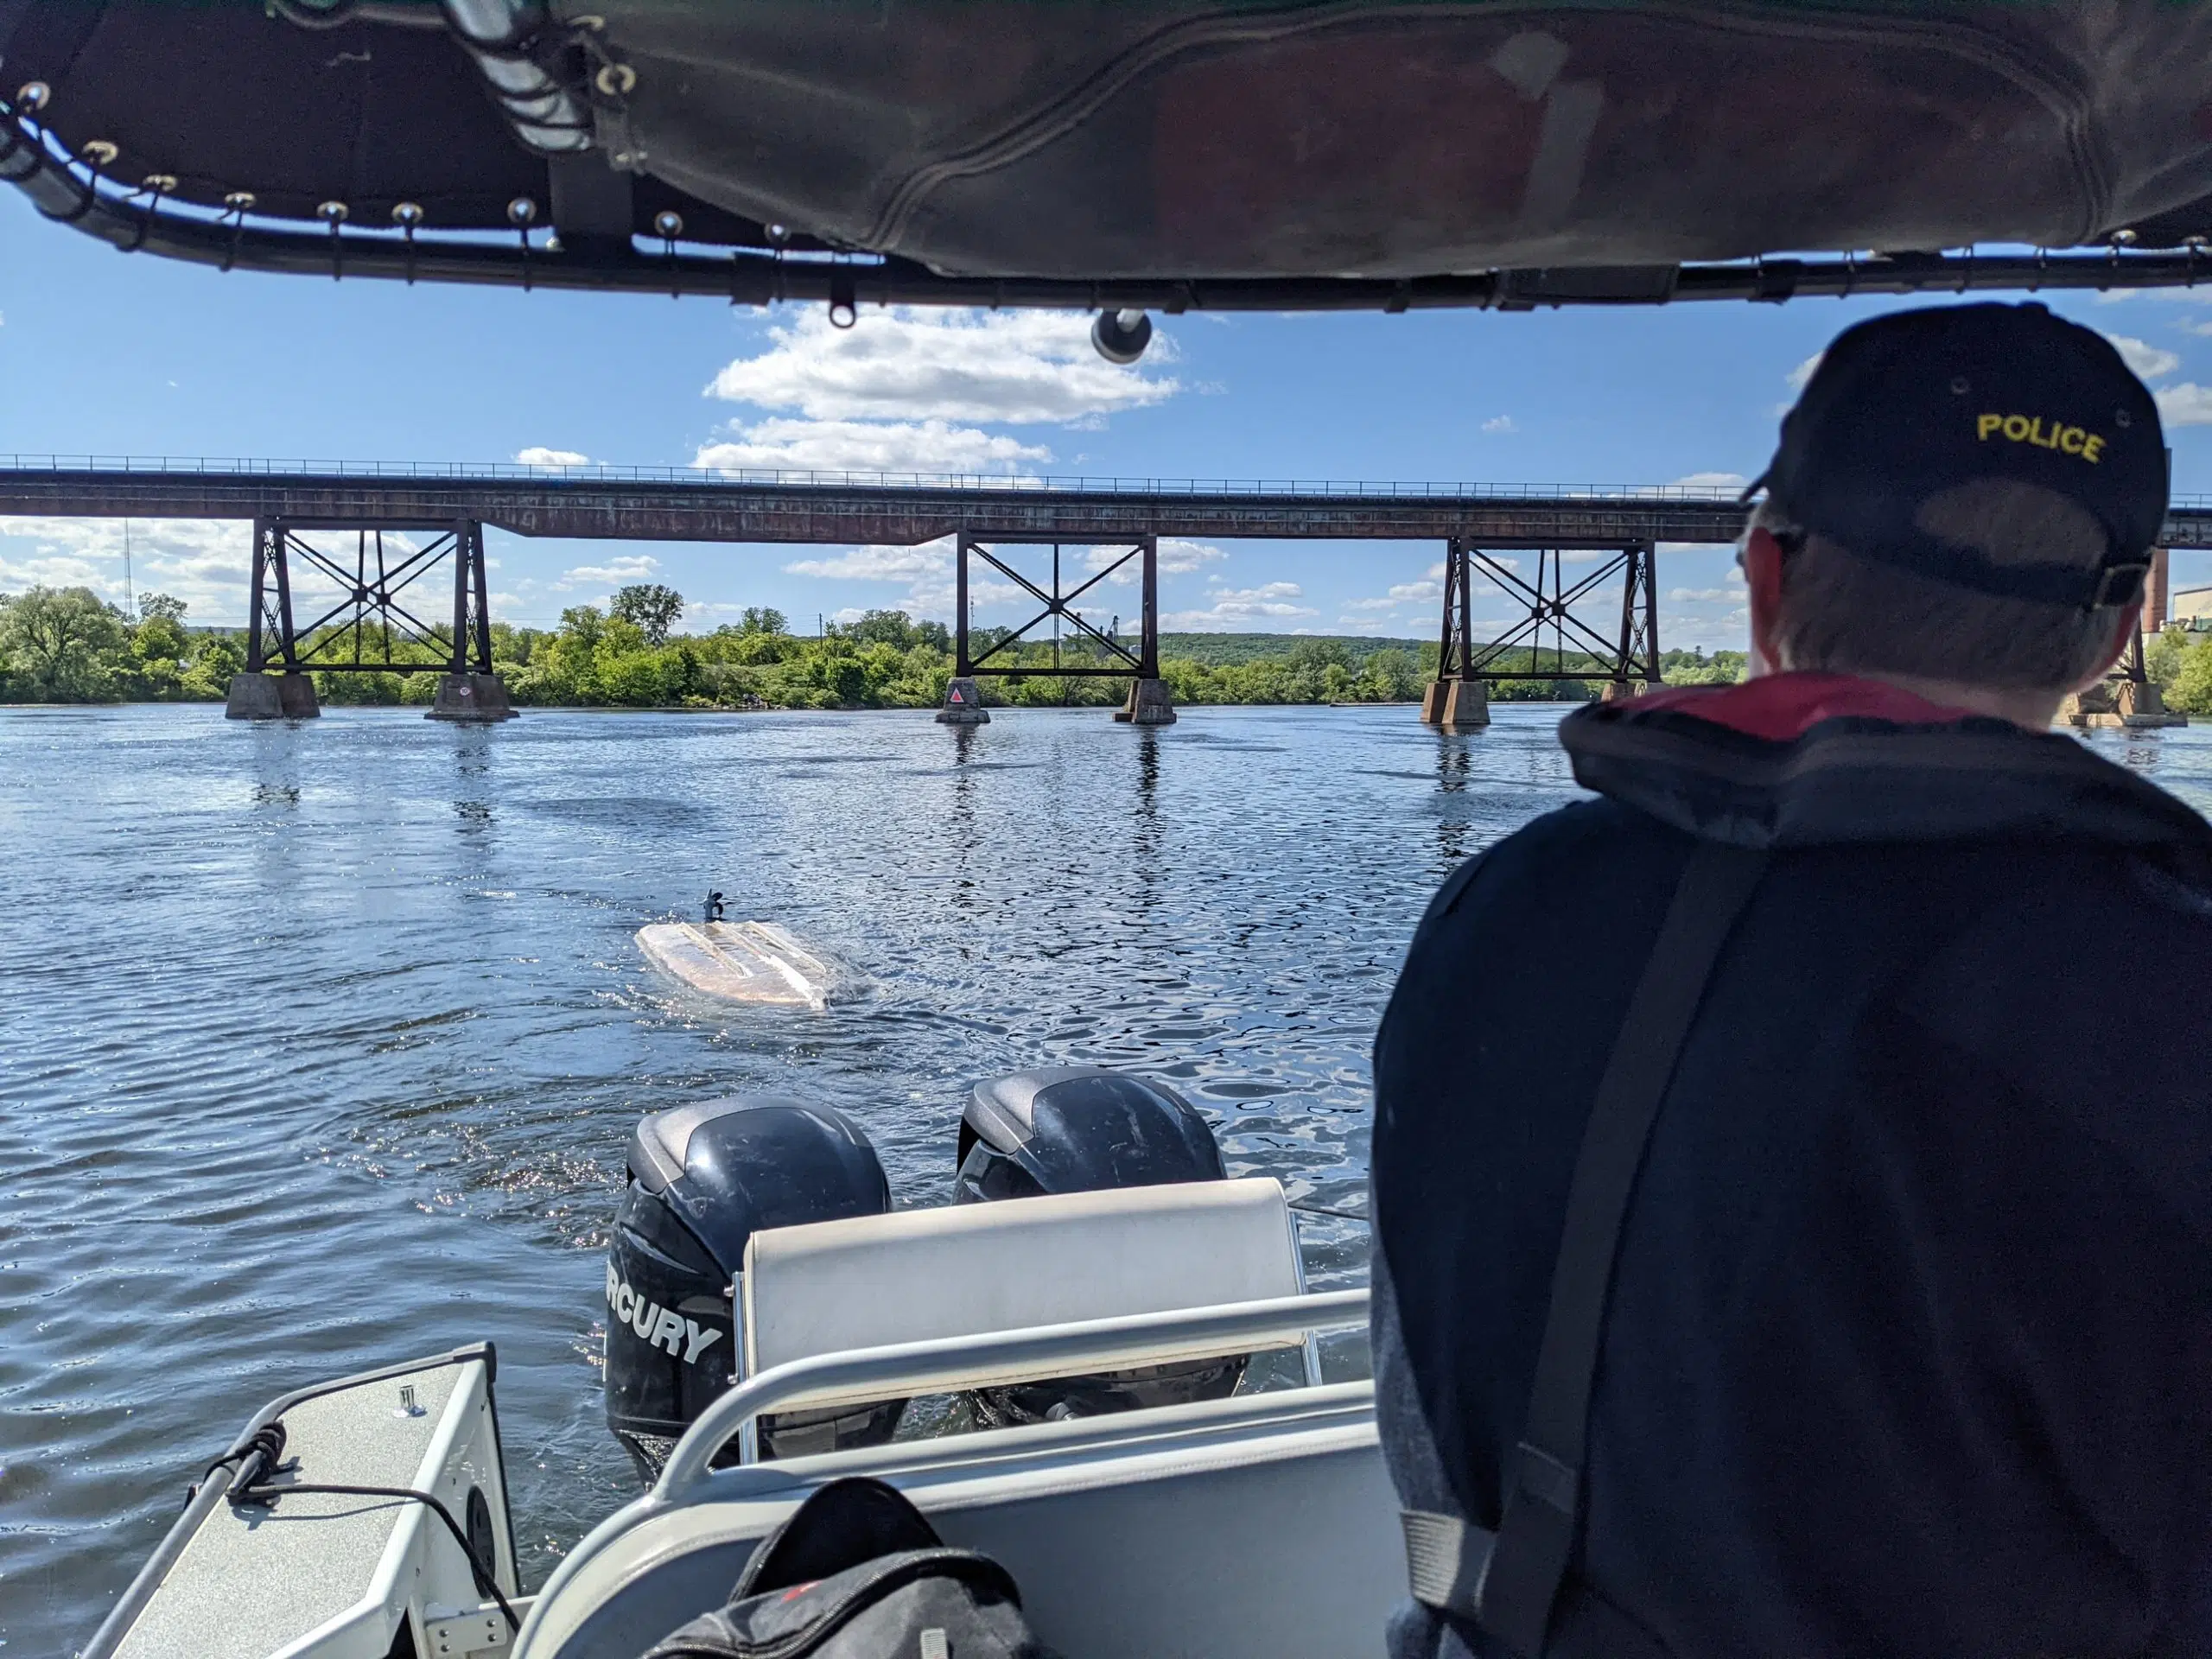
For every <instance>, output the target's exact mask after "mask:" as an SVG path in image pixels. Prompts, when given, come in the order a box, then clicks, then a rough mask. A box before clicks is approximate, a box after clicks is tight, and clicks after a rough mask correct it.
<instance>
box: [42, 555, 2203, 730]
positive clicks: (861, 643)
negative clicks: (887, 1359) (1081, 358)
mask: <svg viewBox="0 0 2212 1659" xmlns="http://www.w3.org/2000/svg"><path fill="white" fill-rule="evenodd" d="M682 616H683V596H682V595H681V594H678V593H677V592H676V591H675V590H674V589H673V588H668V587H666V586H664V585H663V584H660V583H640V584H638V585H636V586H632V587H629V588H623V589H622V590H620V592H618V593H617V594H614V596H613V601H612V602H611V603H610V604H608V605H607V607H604V608H602V607H598V606H593V605H578V606H575V607H571V608H570V609H568V610H565V611H563V613H561V620H560V624H559V626H556V627H552V628H524V627H514V626H510V625H508V624H506V623H504V622H500V623H494V624H493V626H492V655H493V665H494V666H495V667H496V668H497V670H498V671H499V674H500V675H501V676H502V677H504V678H505V681H506V683H507V688H508V693H509V695H510V696H512V699H513V700H514V701H515V702H517V703H518V704H522V705H524V706H537V707H540V708H547V707H567V708H610V709H622V708H627V709H638V708H652V709H933V708H936V707H938V705H939V704H941V703H942V702H944V691H945V685H946V683H947V682H948V681H950V678H951V677H952V640H951V638H950V632H949V631H948V630H947V628H946V627H945V625H944V624H943V623H941V622H930V621H919V622H918V621H915V620H913V619H912V618H911V617H909V616H908V615H907V614H906V613H905V612H903V611H891V610H877V611H870V612H868V613H866V614H865V615H864V616H862V617H861V619H860V620H857V621H855V622H850V623H842V624H841V623H834V622H833V623H828V624H825V625H824V626H823V629H822V632H820V633H819V634H817V635H804V634H794V633H793V632H791V626H790V623H789V620H788V619H787V618H785V615H784V614H783V613H781V612H780V611H777V610H774V609H772V608H769V607H765V606H763V607H755V608H753V609H750V610H747V611H746V612H744V613H742V615H741V617H740V618H739V620H737V621H735V622H733V623H729V624H727V625H725V626H721V627H718V628H715V630H714V631H713V632H706V633H678V632H676V631H675V630H676V625H677V622H678V621H679V620H681V619H682ZM1005 638H1006V631H1005V630H1001V629H982V628H979V629H976V630H974V631H973V632H971V635H970V645H969V648H970V650H971V652H973V653H974V654H976V655H977V656H980V655H982V653H983V652H985V651H988V650H989V649H990V648H991V647H992V646H993V645H997V644H999V643H1000V642H1001V640H1003V639H1005ZM352 643H353V642H352V639H351V637H350V636H349V635H340V634H339V633H337V632H336V631H329V632H326V633H325V634H323V635H321V636H319V637H317V638H315V639H308V640H307V641H304V642H302V649H303V651H311V650H313V649H314V648H315V646H316V645H327V647H329V648H330V649H332V650H334V651H335V650H339V649H341V648H342V649H343V650H344V652H346V653H347V654H350V652H351V650H352ZM387 643H388V644H389V647H390V651H391V658H392V660H396V661H401V662H410V663H420V664H423V668H424V669H425V670H435V669H437V668H439V667H442V665H443V662H442V657H441V654H440V653H439V652H437V651H435V649H433V648H431V647H429V646H426V645H410V644H408V643H406V642H404V641H401V640H396V639H395V640H392V641H390V642H387V641H385V640H384V639H375V640H373V641H370V642H368V645H369V654H371V655H375V654H377V653H378V652H381V651H382V650H383V649H385V646H386V645H387ZM1436 654H1437V653H1436V646H1435V645H1433V644H1424V645H1417V646H1415V645H1385V646H1383V647H1381V648H1376V647H1375V646H1373V645H1372V644H1371V642H1367V641H1361V640H1345V639H1324V638H1297V639H1290V640H1288V641H1287V643H1275V644H1273V645H1271V646H1270V648H1269V651H1268V654H1265V655H1255V654H1252V647H1251V645H1250V642H1249V639H1240V638H1239V637H1237V636H1229V637H1227V638H1226V639H1217V638H1216V637H1214V636H1203V635H1200V636H1192V637H1191V639H1190V642H1189V645H1188V646H1187V648H1186V649H1185V652H1180V653H1179V652H1178V650H1177V648H1176V644H1175V641H1174V639H1173V636H1171V637H1170V639H1168V640H1167V641H1165V642H1163V645H1162V651H1161V658H1160V675H1161V677H1162V678H1164V679H1165V680H1166V682H1167V684H1168V689H1169V691H1170V693H1171V695H1173V697H1174V699H1175V701H1176V702H1178V703H1180V704H1184V705H1186V706H1188V705H1198V704H1205V703H1323V702H1411V701H1414V700H1416V699H1418V698H1419V697H1420V696H1421V692H1422V690H1423V689H1424V688H1425V687H1426V686H1427V683H1428V682H1429V681H1430V679H1431V678H1432V677H1433V676H1434V674H1435V672H1436ZM1052 660H1053V648H1052V644H1051V642H1050V641H1049V640H1046V641H1028V642H1025V643H1022V644H1021V645H1019V646H1008V647H1007V649H1006V650H1004V651H1001V652H999V653H998V654H997V655H996V656H995V657H994V658H992V666H994V667H996V666H1000V665H1004V666H1006V667H1008V668H1012V669H1015V670H1020V669H1022V668H1030V669H1036V668H1042V667H1046V666H1049V665H1051V664H1052ZM1059 661H1060V663H1061V664H1063V665H1064V666H1067V667H1079V666H1094V667H1096V669H1097V674H1096V677H1085V678H1080V679H1063V678H1059V677H1052V676H1044V675H1036V674H1030V675H1022V674H1020V673H1016V674H1015V675H1014V676H1012V677H1007V678H1004V679H1000V678H992V679H988V680H986V681H985V682H984V683H983V692H984V696H985V699H986V701H987V702H992V703H995V704H1002V705H1003V704H1013V705H1017V706H1020V705H1031V706H1053V705H1060V704H1072V705H1078V706H1090V707H1103V706H1107V705H1110V704H1114V703H1118V702H1120V701H1121V700H1122V696H1123V694H1124V692H1125V690H1126V688H1127V684H1128V670H1127V668H1126V666H1124V665H1122V664H1117V663H1116V662H1114V661H1112V660H1111V659H1109V657H1108V656H1107V653H1106V652H1104V651H1103V650H1102V649H1101V648H1100V647H1099V646H1097V645H1096V644H1095V643H1094V642H1091V641H1090V640H1087V639H1080V640H1079V639H1063V641H1062V643H1061V646H1060V651H1059ZM1544 661H1545V663H1546V664H1547V666H1549V665H1550V664H1552V662H1553V658H1551V656H1550V653H1549V652H1547V653H1546V656H1545V659H1544ZM1559 665H1560V668H1561V669H1562V672H1560V674H1559V675H1558V676H1557V677H1551V678H1542V679H1534V680H1522V681H1510V682H1503V683H1498V684H1495V685H1493V686H1492V687H1491V696H1492V697H1493V698H1495V699H1498V700H1501V701H1508V702H1510V701H1516V700H1529V701H1579V700H1582V699H1586V698H1589V697H1593V696H1597V695H1598V694H1599V691H1600V690H1602V689H1603V687H1604V680H1603V678H1602V677H1601V676H1600V674H1599V664H1598V663H1597V662H1596V661H1595V660H1594V659H1592V658H1587V657H1578V656H1576V655H1575V654H1574V653H1573V652H1569V653H1568V654H1567V658H1565V659H1564V661H1563V663H1561V664H1559ZM2147 665H2148V668H2149V671H2150V673H2151V677H2152V678H2153V679H2154V680H2156V681H2157V682H2158V685H2159V686H2160V688H2161V690H2163V691H2164V694H2165V696H2166V701H2167V702H2168V704H2169V705H2170V706H2171V707H2173V708H2175V709H2179V710H2181V711H2182V712H2183V713H2187V714H2201V715H2212V634H2190V633H2185V632H2182V631H2180V630H2176V629H2169V630H2168V631H2166V632H2164V633H2161V634H2159V635H2158V636H2157V638H2156V639H2154V640H2153V641H2152V644H2151V646H2150V649H2149V652H2148V654H2147ZM244 669H245V635H244V633H243V632H241V631H238V630H232V629H213V628H195V627H192V626H188V624H187V622H186V607H185V604H184V602H183V601H181V600H177V599H173V598H170V597H169V596H168V595H166V594H144V595H143V596H141V598H140V600H139V601H138V604H137V607H136V610H135V612H130V613H126V612H125V611H124V609H123V607H118V606H116V605H112V604H110V603H108V602H106V601H104V600H102V599H101V598H99V595H97V594H94V593H93V592H92V590H91V589H89V588H31V589H30V590H29V592H27V593H22V594H13V595H10V594H0V702H220V701H222V700H223V698H224V696H225V695H226V693H227V691H228V690H229V686H230V682H231V677H232V675H234V674H237V673H240V672H242V671H244ZM1662 671H1663V673H1664V677H1665V678H1666V680H1667V683H1669V684H1670V685H1696V684H1716V683H1730V682H1733V681H1735V680H1737V679H1739V678H1741V677H1742V676H1743V671H1744V654H1743V652H1733V651H1722V652H1711V653H1709V654H1708V653H1707V652H1701V651H1670V652H1667V653H1665V655H1664V657H1663V658H1662ZM436 690H437V676H436V674H435V672H431V671H426V672H417V673H411V674H404V675H403V674H395V673H358V674H357V673H350V672H349V673H330V672H327V671H316V672H315V693H316V695H317V696H318V697H320V698H321V701H322V702H324V703H325V704H327V705H343V704H347V703H353V704H361V703H370V704H403V703H413V704H428V703H429V701H430V699H431V697H432V696H434V695H435V692H436Z"/></svg>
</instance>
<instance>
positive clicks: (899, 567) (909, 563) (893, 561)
mask: <svg viewBox="0 0 2212 1659" xmlns="http://www.w3.org/2000/svg"><path fill="white" fill-rule="evenodd" d="M951 569H952V540H951V537H940V538H939V539H938V540H936V541H934V542H923V543H919V544H918V545H917V546H914V547H882V546H868V547H856V548H854V549H853V550H851V551H849V552H846V553H839V554H836V555H834V556H831V557H829V558H826V559H797V560H794V561H792V562H791V563H789V564H787V565H785V567H784V574H785V575H789V576H821V577H824V578H827V579H828V580H829V581H832V582H912V581H914V580H916V579H917V578H919V577H923V576H935V575H947V574H949V573H950V571H951Z"/></svg>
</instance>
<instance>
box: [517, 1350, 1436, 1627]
mask: <svg viewBox="0 0 2212 1659" xmlns="http://www.w3.org/2000/svg"><path fill="white" fill-rule="evenodd" d="M845 1474H871V1475H875V1476H878V1477H880V1478H883V1479H887V1480H888V1481H890V1482H891V1483H892V1484H893V1485H895V1486H897V1487H899V1489H900V1490H901V1491H904V1492H905V1493H906V1496H907V1497H910V1498H912V1499H913V1501H914V1502H915V1503H917V1504H918V1506H919V1507H920V1508H921V1509H922V1510H923V1511H924V1512H925V1514H927V1515H928V1516H929V1517H930V1520H931V1522H932V1524H934V1525H935V1527H936V1528H937V1529H938V1533H939V1534H940V1535H942V1536H943V1537H944V1540H945V1541H946V1542H947V1543H950V1544H955V1545H959V1546H963V1547H965V1548H971V1549H980V1550H982V1551H984V1552H985V1553H986V1554H989V1555H991V1556H992V1557H994V1558H995V1560H998V1561H1000V1562H1001V1563H1002V1564H1003V1565H1004V1566H1005V1567H1007V1569H1008V1570H1009V1571H1010V1572H1011V1573H1013V1574H1014V1580H1015V1582H1016V1583H1017V1584H1018V1585H1020V1589H1021V1599H1022V1605H1023V1609H1024V1611H1026V1612H1027V1615H1028V1617H1029V1620H1030V1622H1031V1624H1033V1626H1034V1628H1035V1629H1036V1630H1037V1633H1038V1635H1039V1637H1041V1638H1042V1639H1043V1640H1044V1641H1045V1642H1046V1643H1048V1644H1050V1645H1051V1646H1052V1648H1053V1649H1055V1650H1056V1651H1058V1653H1060V1654H1061V1655H1063V1656H1064V1659H1346V1656H1351V1655H1358V1654H1367V1653H1377V1652H1380V1651H1381V1650H1382V1646H1383V1624H1384V1622H1385V1621H1386V1620H1387V1619H1388V1618H1389V1612H1390V1609H1391V1607H1392V1606H1393V1605H1395V1603H1396V1602H1397V1601H1399V1600H1400V1599H1402V1598H1403V1597H1404V1594H1405V1589H1404V1586H1405V1557H1404V1554H1403V1553H1402V1547H1401V1545H1400V1543H1399V1540H1398V1522H1397V1501H1396V1498H1395V1496H1394V1495H1393V1493H1392V1491H1391V1486H1390V1480H1389V1473H1388V1471H1386V1470H1385V1469H1384V1467H1383V1456H1382V1452H1381V1448H1380V1446H1379V1445H1378V1444H1377V1442H1376V1434H1375V1413H1374V1394H1373V1389H1372V1388H1371V1386H1370V1384H1368V1383H1337V1384H1332V1385H1330V1386H1327V1387H1325V1388H1319V1389H1285V1390H1282V1391H1281V1392H1279V1393H1274V1394H1261V1395H1248V1396H1245V1397H1243V1398H1240V1399H1233V1400H1211V1401H1205V1402H1198V1403H1197V1404H1193V1405H1187V1406H1173V1407H1167V1408H1162V1409H1160V1410H1156V1411H1146V1412H1135V1413H1130V1414H1126V1415H1122V1416H1118V1417H1091V1418H1084V1419H1080V1420H1078V1421H1073V1422H1067V1423H1046V1424H1042V1425H1033V1426H1030V1427H1024V1428H1016V1429H1001V1430H995V1431H991V1432H989V1433H981V1434H972V1435H963V1436H959V1437H957V1438H954V1439H950V1440H917V1441H908V1442H904V1443H901V1444H900V1445H899V1446H889V1447H875V1448H871V1449H861V1450H855V1451H847V1452H830V1453H828V1454H825V1455H823V1456H820V1457H810V1458H803V1459H793V1460H791V1461H790V1462H786V1463H767V1464H757V1465H752V1466H750V1467H746V1468H732V1469H725V1470H721V1471H718V1472H716V1473H715V1475H714V1476H713V1477H712V1478H710V1479H709V1480H708V1481H707V1482H706V1483H705V1484H704V1487H703V1488H702V1490H701V1491H699V1492H698V1493H697V1495H696V1496H695V1497H689V1498H687V1499H686V1500H684V1501H681V1502H679V1503H677V1504H675V1505H673V1506H664V1507H655V1506H653V1505H652V1504H651V1503H640V1504H639V1505H638V1506H636V1507H635V1508H633V1509H632V1510H629V1511H626V1512H625V1514H624V1515H623V1516H619V1517H617V1518H616V1519H615V1520H614V1521H613V1522H610V1523H609V1524H608V1526H607V1528H606V1529H603V1530H602V1532H601V1534H597V1535H594V1538H593V1539H591V1540H588V1541H586V1542H585V1543H584V1544H583V1545H582V1546H581V1547H580V1548H579V1549H578V1551H577V1552H576V1554H575V1558H574V1559H573V1560H571V1561H570V1562H569V1564H568V1565H567V1566H566V1567H563V1570H562V1572H561V1573H559V1574H557V1575H556V1580H555V1582H554V1583H553V1584H552V1585H550V1586H548V1588H547V1591H546V1593H545V1594H544V1595H543V1596H542V1597H541V1598H540V1599H539V1601H538V1605H537V1608H536V1610H535V1611H533V1613H532V1615H531V1619H530V1622H529V1624H527V1625H526V1626H525V1627H524V1632H523V1637H522V1640H521V1642H520V1643H519V1644H518V1647H517V1649H516V1650H515V1653H514V1656H513V1659H637V1656H639V1654H641V1653H643V1652H645V1650H646V1649H648V1648H650V1647H652V1644H653V1643H655V1642H657V1641H658V1640H659V1639H660V1638H661V1637H664V1636H666V1635H667V1634H668V1633H669V1632H670V1631H671V1630H673V1629H675V1628H676V1627H677V1625H679V1624H683V1623H684V1622H685V1621H686V1620H687V1619H690V1618H694V1617H696V1615H697V1614H699V1613H701V1612H702V1611H706V1610H707V1609H709V1608H710V1607H716V1606H720V1605H721V1604H722V1602H723V1601H724V1600H725V1599H727V1598H728V1594H729V1592H730V1587H731V1586H732V1585H733V1584H734V1583H735V1581H736V1579H737V1575H738V1573H739V1572H740V1571H741V1569H742V1568H743V1567H744V1565H745V1562H746V1560H747V1558H748V1557H749V1556H750V1555H751V1554H752V1552H753V1546H754V1545H755V1544H756V1543H757V1542H758V1541H760V1539H761V1538H763V1537H765V1536H766V1535H767V1534H768V1533H769V1532H770V1531H771V1530H772V1529H774V1527H775V1526H776V1525H777V1524H778V1523H779V1522H780V1521H782V1519H783V1518H784V1517H785V1516H787V1515H788V1514H790V1512H791V1510H792V1508H793V1507H795V1506H796V1505H797V1503H798V1502H799V1500H800V1499H801V1498H802V1497H804V1495H805V1494H806V1493H807V1492H808V1491H811V1490H812V1489H813V1488H814V1487H815V1486H817V1485H818V1484H821V1483H823V1482H824V1481H827V1480H830V1479H833V1478H836V1477H837V1476H839V1475H845Z"/></svg>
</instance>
